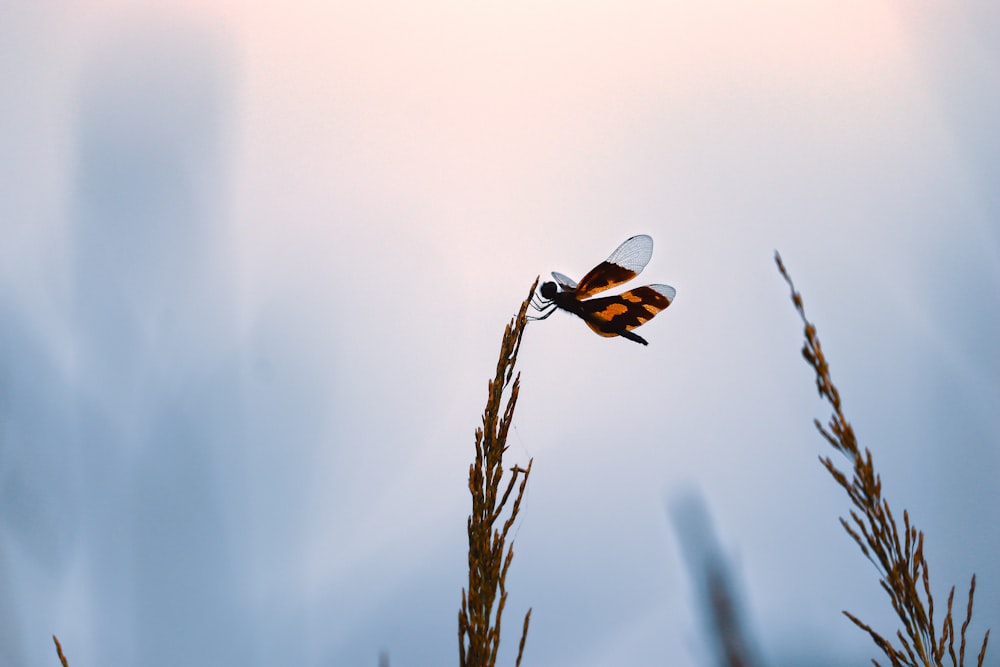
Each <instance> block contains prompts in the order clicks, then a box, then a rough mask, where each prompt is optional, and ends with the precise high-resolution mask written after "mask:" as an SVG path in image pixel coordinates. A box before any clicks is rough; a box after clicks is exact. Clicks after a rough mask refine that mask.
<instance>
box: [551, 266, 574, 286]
mask: <svg viewBox="0 0 1000 667" xmlns="http://www.w3.org/2000/svg"><path fill="white" fill-rule="evenodd" d="M552 277H553V278H554V279H555V281H556V283H558V284H559V287H562V288H563V289H564V290H570V291H572V290H575V289H576V281H575V280H573V279H572V278H570V277H569V276H564V275H563V274H561V273H559V272H558V271H553V272H552Z"/></svg>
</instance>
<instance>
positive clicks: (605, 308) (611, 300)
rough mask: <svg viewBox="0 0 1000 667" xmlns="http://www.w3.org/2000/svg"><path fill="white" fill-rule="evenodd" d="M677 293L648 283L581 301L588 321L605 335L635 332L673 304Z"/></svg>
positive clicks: (598, 331) (663, 286) (662, 286)
mask: <svg viewBox="0 0 1000 667" xmlns="http://www.w3.org/2000/svg"><path fill="white" fill-rule="evenodd" d="M676 295H677V290H675V289H674V288H673V287H671V286H670V285H645V286H644V287H637V288H635V289H634V290H629V291H628V292H625V293H623V294H618V295H616V296H605V297H601V298H599V299H588V300H587V301H583V302H581V303H582V304H583V306H584V312H586V313H587V317H585V318H584V319H585V320H587V324H589V325H590V328H591V329H593V330H594V331H596V332H597V333H599V334H601V335H602V336H615V335H617V333H618V332H619V331H631V330H632V329H635V328H636V327H640V326H642V325H643V324H645V323H646V322H648V321H650V320H651V319H653V317H655V316H656V314H657V313H658V312H660V311H661V310H663V309H665V308H666V307H667V306H669V305H670V304H671V303H672V302H673V300H674V297H675V296H676Z"/></svg>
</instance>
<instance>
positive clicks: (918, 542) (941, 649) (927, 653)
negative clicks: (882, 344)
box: [774, 253, 990, 667]
mask: <svg viewBox="0 0 1000 667" xmlns="http://www.w3.org/2000/svg"><path fill="white" fill-rule="evenodd" d="M774 259H775V262H776V263H777V264H778V270H779V271H780V272H781V275H782V276H783V277H784V278H785V281H786V282H787V283H788V286H789V288H790V289H791V292H792V295H791V296H792V303H794V304H795V309H796V311H798V313H799V317H801V318H802V323H803V324H804V326H805V337H806V341H805V345H804V346H803V348H802V356H803V357H805V359H806V362H808V364H809V365H810V366H811V367H812V369H813V371H815V373H816V388H817V389H818V390H819V395H820V397H821V398H823V399H825V400H826V401H827V402H828V403H829V404H830V406H831V407H832V408H833V414H832V415H831V417H830V421H829V423H828V424H827V425H826V426H825V427H824V426H823V424H821V423H820V421H819V420H818V419H817V420H815V423H816V428H817V429H818V430H819V432H820V433H821V434H822V436H823V437H824V438H825V439H826V441H827V442H828V443H830V445H831V446H832V447H833V448H834V449H836V450H837V451H839V452H840V453H841V454H843V455H844V456H846V457H847V459H848V460H849V461H850V462H851V463H852V464H853V471H852V472H853V475H852V477H851V479H848V477H847V474H846V473H844V472H841V471H840V470H839V469H838V468H837V467H836V465H835V464H834V462H833V460H832V459H831V458H830V457H820V462H821V463H822V464H823V466H824V467H825V468H826V469H827V470H828V471H829V472H830V474H831V475H832V476H833V478H834V479H835V480H836V481H837V483H838V484H839V485H840V486H841V487H842V488H843V489H844V490H845V491H846V492H847V495H848V497H849V498H850V499H851V503H852V504H853V505H854V509H852V510H851V520H850V521H848V520H846V519H843V518H841V520H840V523H841V524H842V525H843V526H844V530H846V531H847V533H848V534H849V535H850V536H851V537H852V538H853V539H854V541H855V542H856V543H857V545H858V547H859V548H860V549H861V553H863V554H864V555H865V557H866V558H868V560H869V561H871V562H872V564H874V565H875V568H876V569H877V570H878V572H879V574H880V575H881V580H880V582H879V583H880V584H881V585H882V588H883V589H884V590H885V592H886V593H887V594H888V596H889V599H890V601H891V602H892V608H893V610H895V612H896V616H897V617H898V618H899V620H900V622H901V623H902V625H903V629H901V630H897V631H896V639H897V640H898V642H899V644H898V646H894V645H893V644H892V642H891V641H889V640H887V639H886V638H884V637H882V636H881V635H880V634H878V633H877V632H876V631H875V630H874V629H872V628H871V627H870V626H869V625H867V624H866V623H864V622H862V621H861V620H860V619H858V618H857V617H856V616H854V615H853V614H851V613H849V612H847V611H845V612H844V615H846V616H847V617H848V618H849V619H851V621H853V622H854V624H855V625H857V626H858V627H859V628H861V629H863V630H864V631H865V632H867V633H868V634H869V635H870V636H871V638H872V639H873V640H874V641H875V644H876V645H877V646H878V647H879V648H880V649H881V650H882V651H883V652H884V653H885V654H886V656H887V657H888V658H889V661H890V664H891V665H894V666H900V665H906V666H914V667H916V666H929V665H935V666H941V665H944V664H945V660H946V659H947V660H950V663H949V664H951V665H953V666H955V667H960V666H963V665H965V643H966V637H965V632H966V629H967V628H968V627H969V622H970V621H971V620H972V600H973V596H974V594H975V591H976V577H975V575H973V576H972V583H971V584H970V586H969V601H968V605H967V607H966V612H965V622H964V623H962V628H961V630H960V633H959V635H958V636H959V638H960V644H959V650H958V654H957V655H956V654H955V624H954V620H953V618H952V601H953V599H954V597H955V588H954V586H953V587H952V588H951V592H950V593H949V594H948V604H947V607H946V610H945V617H944V621H943V623H942V625H941V629H940V634H939V633H938V629H937V628H936V627H935V624H934V599H933V597H932V596H931V587H930V574H929V572H928V567H927V561H925V560H924V534H923V531H919V530H917V529H916V527H914V526H913V525H912V524H911V523H910V516H909V514H908V513H907V512H906V510H903V526H902V530H900V527H899V524H898V522H897V521H896V518H895V517H894V516H893V513H892V510H891V509H890V507H889V502H888V501H887V500H885V499H884V498H883V497H882V480H881V477H880V476H879V475H878V474H877V473H876V472H875V466H874V464H873V462H872V455H871V452H870V451H869V450H868V449H867V448H865V449H864V451H861V450H860V449H859V448H858V441H857V438H856V437H855V435H854V429H853V428H851V425H850V423H849V422H848V421H847V419H846V418H845V417H844V413H843V408H842V405H841V401H840V392H838V391H837V387H836V386H834V384H833V380H832V379H831V377H830V368H829V366H828V365H827V362H826V357H824V356H823V349H822V347H821V346H820V343H819V338H817V336H816V327H815V326H813V324H812V323H810V322H809V320H807V319H806V314H805V310H804V308H803V306H802V295H800V294H799V293H798V292H797V291H795V285H794V283H793V282H792V279H791V277H790V276H789V275H788V272H787V271H786V270H785V266H784V264H782V262H781V256H780V255H779V254H778V253H775V256H774ZM989 638H990V633H989V630H987V631H986V635H985V636H984V637H983V644H982V648H981V649H980V651H979V656H978V660H977V663H976V664H977V665H978V667H982V664H983V659H984V658H985V657H986V644H987V642H988V641H989ZM872 662H874V663H875V664H876V665H878V664H879V663H878V662H876V661H874V660H873V661H872Z"/></svg>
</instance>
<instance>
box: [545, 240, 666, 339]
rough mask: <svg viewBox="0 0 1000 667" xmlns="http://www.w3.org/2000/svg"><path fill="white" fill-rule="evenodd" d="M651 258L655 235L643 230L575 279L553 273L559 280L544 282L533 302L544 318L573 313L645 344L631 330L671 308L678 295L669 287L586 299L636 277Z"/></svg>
mask: <svg viewBox="0 0 1000 667" xmlns="http://www.w3.org/2000/svg"><path fill="white" fill-rule="evenodd" d="M652 256H653V239H652V238H650V237H649V236H647V235H645V234H640V235H639V236H633V237H632V238H630V239H628V240H627V241H625V242H624V243H622V244H621V245H620V246H618V249H617V250H615V251H614V252H613V253H611V256H610V257H608V258H607V259H606V260H604V261H603V262H601V263H600V264H598V265H597V266H595V267H594V268H593V269H591V270H590V271H589V272H588V273H587V275H585V276H584V277H583V278H581V279H580V282H579V283H576V282H574V281H573V280H572V279H571V278H567V277H566V276H564V275H563V274H561V273H556V272H553V273H552V277H553V278H555V282H551V281H550V282H544V283H542V286H541V287H540V288H539V290H538V292H539V293H538V294H537V295H536V297H535V300H534V301H533V302H532V304H533V305H534V307H535V309H536V310H537V311H538V312H539V315H538V316H536V317H535V318H534V319H537V320H544V319H545V318H547V317H548V316H549V315H551V314H552V313H554V312H555V311H556V310H559V309H562V310H565V311H567V312H570V313H573V314H574V315H576V316H578V317H580V318H581V319H582V320H583V321H584V322H586V323H587V326H589V327H590V328H591V329H593V330H594V332H595V333H597V334H599V335H601V336H622V337H624V338H628V339H629V340H634V341H635V342H637V343H642V344H643V345H647V344H648V343H647V342H646V339H644V338H643V337H641V336H639V335H638V334H634V333H632V330H633V329H635V328H636V327H639V326H641V325H643V324H645V323H646V322H648V321H649V320H651V319H653V317H654V316H655V315H656V314H657V313H658V312H660V311H661V310H663V309H664V308H666V307H667V306H669V305H670V304H671V302H672V301H673V300H674V296H675V295H676V294H677V290H675V289H674V288H673V287H671V286H670V285H646V286H644V287H637V288H636V289H633V290H629V291H628V292H624V293H622V294H618V295H615V296H605V297H600V298H597V299H588V298H587V297H589V296H592V295H594V294H597V293H598V292H603V291H604V290H606V289H610V288H612V287H615V286H617V285H621V284H622V283H624V282H627V281H629V280H632V278H635V277H636V276H637V275H639V273H640V272H641V271H642V270H643V268H645V266H646V264H648V263H649V258H650V257H652Z"/></svg>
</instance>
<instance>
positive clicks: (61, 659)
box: [52, 635, 69, 667]
mask: <svg viewBox="0 0 1000 667" xmlns="http://www.w3.org/2000/svg"><path fill="white" fill-rule="evenodd" d="M52 641H54V642H55V643H56V653H58V654H59V662H61V663H62V667H69V662H68V661H67V660H66V656H65V655H63V652H62V644H60V643H59V638H58V637H56V636H55V635H52Z"/></svg>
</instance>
